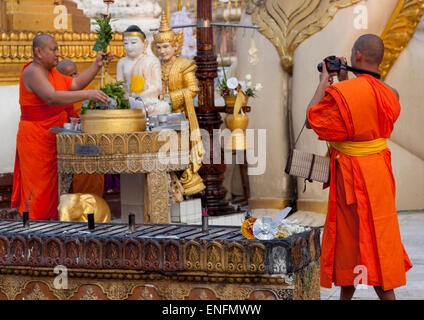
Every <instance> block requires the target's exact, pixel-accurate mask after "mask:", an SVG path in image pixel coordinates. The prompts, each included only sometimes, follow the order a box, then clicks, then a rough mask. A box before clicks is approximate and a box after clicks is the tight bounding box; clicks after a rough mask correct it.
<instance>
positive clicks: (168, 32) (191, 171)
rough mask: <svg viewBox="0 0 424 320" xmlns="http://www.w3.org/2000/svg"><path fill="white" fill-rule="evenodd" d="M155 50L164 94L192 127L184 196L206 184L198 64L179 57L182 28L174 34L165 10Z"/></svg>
mask: <svg viewBox="0 0 424 320" xmlns="http://www.w3.org/2000/svg"><path fill="white" fill-rule="evenodd" d="M153 38H154V41H153V42H152V51H153V52H154V53H155V55H156V56H158V57H159V59H160V60H161V71H162V87H163V94H164V95H165V96H169V99H170V102H171V103H172V112H183V113H184V114H185V116H186V117H187V119H188V122H189V127H190V167H189V168H188V169H186V170H185V171H184V173H183V174H182V176H181V178H180V182H181V184H182V186H183V188H184V194H185V195H193V194H196V193H198V192H200V191H202V190H204V189H205V188H206V187H205V185H204V184H203V180H202V178H201V177H200V175H199V173H198V171H199V169H200V167H201V166H202V157H203V154H204V149H203V144H202V136H201V134H200V130H199V123H198V121H197V116H196V112H195V110H194V104H193V98H194V97H195V96H196V95H197V93H198V92H199V87H198V84H197V79H196V64H195V62H194V61H193V60H190V59H188V58H186V57H182V56H178V55H179V53H180V52H181V49H182V45H183V40H184V38H183V33H182V31H180V32H178V33H175V32H174V31H172V29H171V27H170V26H169V23H168V18H167V16H166V14H165V12H164V11H162V19H161V23H160V27H159V32H158V33H155V34H154V35H153Z"/></svg>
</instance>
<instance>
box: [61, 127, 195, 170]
mask: <svg viewBox="0 0 424 320" xmlns="http://www.w3.org/2000/svg"><path fill="white" fill-rule="evenodd" d="M177 136H178V139H172V138H171V137H169V136H168V137H167V136H166V135H163V134H161V133H160V132H159V131H153V132H135V133H109V134H100V133H99V134H90V133H81V134H58V135H57V136H56V137H57V138H56V139H57V150H58V172H59V173H66V174H84V173H88V174H92V173H123V172H124V173H140V172H143V173H146V172H151V171H179V170H184V169H186V168H187V167H188V160H189V154H188V143H186V142H185V141H184V140H185V139H188V134H187V133H184V132H181V133H178V134H177ZM165 137H167V139H165ZM165 144H167V145H168V148H166V147H164V146H165ZM76 145H95V146H98V147H99V156H97V157H85V156H77V155H75V153H74V150H75V146H76ZM162 149H167V150H162ZM169 150H177V151H176V152H169ZM166 151H167V152H166ZM165 152H166V154H165Z"/></svg>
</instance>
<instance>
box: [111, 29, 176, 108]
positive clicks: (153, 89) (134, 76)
mask: <svg viewBox="0 0 424 320" xmlns="http://www.w3.org/2000/svg"><path fill="white" fill-rule="evenodd" d="M148 45H149V42H148V41H147V40H146V36H145V34H144V33H143V31H141V29H140V28H139V27H137V26H136V25H132V26H130V27H128V28H127V30H126V31H125V32H124V47H125V51H126V53H127V56H125V57H124V58H122V59H120V60H119V61H118V64H117V66H116V80H117V81H123V82H124V90H125V92H126V93H127V95H128V98H129V100H130V104H131V108H141V109H143V111H145V110H144V106H143V103H142V102H140V101H136V99H135V98H137V97H141V98H142V101H143V102H144V103H145V105H146V106H147V111H148V113H149V116H151V115H159V114H165V113H170V112H171V109H170V106H169V103H167V102H166V101H163V100H159V99H158V96H159V95H160V94H161V93H162V79H161V65H160V61H159V59H158V58H156V57H154V56H150V55H147V54H146V50H147V47H148Z"/></svg>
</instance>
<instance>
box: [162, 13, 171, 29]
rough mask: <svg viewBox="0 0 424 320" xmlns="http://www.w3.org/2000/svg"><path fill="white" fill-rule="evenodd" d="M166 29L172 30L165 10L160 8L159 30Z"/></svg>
mask: <svg viewBox="0 0 424 320" xmlns="http://www.w3.org/2000/svg"><path fill="white" fill-rule="evenodd" d="M168 31H172V29H171V27H170V25H169V22H168V17H167V16H166V12H165V10H162V17H161V20H160V26H159V32H168Z"/></svg>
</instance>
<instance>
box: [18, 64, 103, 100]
mask: <svg viewBox="0 0 424 320" xmlns="http://www.w3.org/2000/svg"><path fill="white" fill-rule="evenodd" d="M22 78H23V83H24V86H25V88H26V89H27V90H29V91H30V92H33V93H35V94H36V95H37V96H38V97H40V98H41V100H43V101H44V102H46V103H47V104H49V105H60V106H63V105H69V104H73V103H75V102H78V101H82V100H85V99H89V100H93V101H100V102H104V103H107V101H108V96H107V95H106V94H104V93H103V92H101V91H99V90H82V91H59V90H55V89H54V87H53V86H52V84H51V83H50V82H49V79H48V74H47V73H46V72H45V71H43V70H42V69H41V68H39V67H36V66H33V67H32V68H27V69H26V70H24V73H23V74H22Z"/></svg>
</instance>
